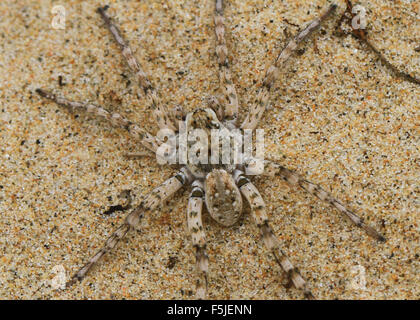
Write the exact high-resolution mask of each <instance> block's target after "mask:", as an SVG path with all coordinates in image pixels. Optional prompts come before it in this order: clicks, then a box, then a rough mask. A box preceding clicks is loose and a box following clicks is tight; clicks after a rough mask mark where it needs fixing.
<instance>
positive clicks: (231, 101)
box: [36, 0, 385, 298]
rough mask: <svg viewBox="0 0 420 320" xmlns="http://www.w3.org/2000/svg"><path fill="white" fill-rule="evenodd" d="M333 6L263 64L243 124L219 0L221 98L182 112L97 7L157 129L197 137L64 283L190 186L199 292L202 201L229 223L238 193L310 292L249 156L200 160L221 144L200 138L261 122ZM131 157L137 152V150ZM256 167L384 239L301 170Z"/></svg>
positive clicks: (144, 138)
mask: <svg viewBox="0 0 420 320" xmlns="http://www.w3.org/2000/svg"><path fill="white" fill-rule="evenodd" d="M335 8H336V5H334V4H333V5H330V6H329V8H328V9H327V10H326V11H324V12H323V13H322V14H321V15H320V16H319V17H318V18H315V19H314V20H312V21H311V22H310V23H308V24H307V25H306V27H305V28H303V29H302V30H301V31H300V32H299V33H298V34H297V35H296V36H295V37H294V38H292V39H291V40H290V41H289V42H288V43H287V44H286V46H285V47H284V48H283V50H281V52H280V54H279V55H278V56H277V58H276V59H275V60H274V63H273V64H272V65H271V66H270V67H269V68H268V69H267V71H266V73H265V76H264V78H263V79H261V80H260V86H259V87H258V90H257V94H256V98H255V100H254V102H253V103H252V104H251V106H250V110H249V112H248V114H247V115H246V117H245V120H244V121H243V122H242V124H241V125H240V126H239V125H238V112H239V102H238V96H237V93H236V89H235V85H234V83H233V80H232V76H231V72H230V68H229V61H228V50H227V46H226V40H225V27H224V18H223V5H222V0H215V17H214V24H215V35H216V50H215V51H216V56H217V63H218V67H219V68H218V69H219V78H220V83H221V87H222V89H223V96H224V99H223V100H224V101H223V102H220V101H219V99H216V98H211V99H209V103H208V108H203V109H197V110H195V111H193V112H191V113H189V114H187V115H185V112H184V111H183V110H182V109H180V108H179V107H175V108H169V107H168V106H167V105H165V104H163V103H161V101H160V98H159V93H158V91H157V90H156V88H155V87H154V86H153V85H152V83H151V82H150V80H149V79H148V78H147V76H146V73H145V72H144V71H143V69H142V68H141V66H140V64H139V63H138V61H137V59H136V58H135V57H134V55H133V53H132V50H131V49H130V47H129V45H128V44H127V43H126V41H125V40H124V38H123V36H122V35H121V33H120V31H119V29H118V28H117V26H116V25H115V24H114V23H113V22H112V21H111V18H110V17H109V16H108V15H107V14H106V10H107V9H108V7H103V8H98V13H99V14H100V16H101V17H102V19H103V21H104V22H105V25H106V26H107V27H108V29H109V30H110V32H111V33H112V35H113V37H114V39H115V41H116V42H117V43H118V45H119V46H120V48H121V51H122V54H123V56H124V57H125V59H126V61H127V64H128V66H129V68H130V69H131V70H132V71H133V73H134V74H135V77H136V78H137V81H138V84H139V85H140V87H141V89H142V90H143V92H144V94H145V96H146V101H147V103H148V104H149V105H150V106H151V107H152V108H153V110H154V118H155V120H156V122H157V124H158V126H159V128H160V129H162V130H169V131H172V132H176V131H177V127H179V125H183V126H184V127H186V131H187V133H188V136H189V135H190V133H191V134H192V136H193V138H194V139H192V140H189V139H187V142H186V145H184V147H186V149H187V151H188V153H190V154H191V158H190V157H188V161H187V162H186V163H185V164H184V165H180V164H179V166H180V169H179V171H178V172H177V173H175V174H174V175H173V176H172V177H171V178H169V179H168V180H166V181H165V182H164V183H163V184H161V185H160V186H158V187H157V188H155V189H154V190H153V191H152V192H151V193H149V194H147V195H146V196H145V197H144V199H143V201H141V203H140V204H139V205H138V207H137V208H135V209H134V210H133V211H132V212H131V213H130V214H128V216H127V217H126V219H125V220H124V223H123V224H122V225H121V226H120V227H118V228H117V229H116V230H115V231H114V232H113V233H112V234H111V236H110V237H109V238H108V239H107V240H106V242H105V244H104V245H103V247H102V248H101V249H100V250H99V251H98V252H97V253H96V254H95V255H93V256H92V257H91V258H90V259H89V261H88V262H87V263H86V264H85V265H84V266H83V267H82V268H81V269H79V271H77V272H76V274H75V275H74V276H73V277H72V279H71V280H70V281H69V282H68V283H67V286H70V285H71V284H73V283H74V282H76V281H77V280H82V279H83V278H84V277H85V276H86V274H87V273H88V271H89V270H91V268H92V266H94V265H95V264H96V263H97V262H98V261H99V260H100V259H101V258H102V257H103V255H104V254H105V253H107V252H109V251H111V250H112V249H113V248H114V247H115V246H116V245H117V243H118V242H119V241H120V240H121V239H122V238H123V237H125V236H126V234H127V233H128V232H129V231H130V230H132V229H133V228H134V227H136V226H137V225H138V224H139V223H140V221H141V218H142V217H143V216H144V215H145V214H148V213H150V212H151V211H154V210H156V209H157V208H158V206H159V205H160V204H161V203H162V202H164V201H165V200H166V199H168V198H169V197H171V196H172V195H173V194H174V193H175V192H176V191H178V190H179V189H181V187H183V186H185V185H191V187H192V190H191V193H190V197H189V201H188V208H187V224H188V230H189V232H190V234H191V238H192V244H193V246H194V248H195V255H196V270H197V275H196V276H197V281H196V296H197V298H205V297H206V295H207V282H208V262H209V260H208V257H207V254H206V238H205V233H204V228H203V222H202V217H201V213H202V209H203V204H204V203H205V204H206V206H207V209H208V211H209V213H210V215H211V216H212V217H213V218H214V219H215V220H216V221H217V222H219V223H220V224H222V225H224V226H230V225H232V224H234V223H235V222H236V221H237V220H238V219H239V217H240V215H241V211H242V197H244V198H245V199H246V201H247V202H248V203H249V206H250V209H251V215H252V217H253V220H254V221H255V223H256V225H257V226H258V228H259V230H260V233H261V235H262V239H263V241H264V244H265V245H266V247H267V249H268V250H269V251H270V252H271V254H272V255H274V257H275V261H276V262H277V263H278V264H279V266H280V267H281V268H282V269H283V270H284V271H285V273H286V275H287V277H288V279H289V282H290V283H291V284H293V285H294V286H295V287H296V288H298V289H301V290H302V291H303V292H304V294H305V296H306V297H308V298H310V297H313V296H312V294H311V292H310V290H309V289H308V288H307V286H306V282H305V280H304V279H303V277H302V276H301V275H300V274H299V272H298V269H297V268H296V267H294V266H293V264H292V263H291V261H290V260H289V259H288V257H287V255H286V254H285V253H284V252H283V250H282V249H281V247H280V243H279V241H278V239H277V237H276V236H275V235H274V232H273V230H272V228H271V226H270V223H269V219H268V214H267V212H266V206H265V204H264V200H263V198H262V196H261V194H260V193H259V191H258V189H257V188H256V187H255V186H254V184H253V183H252V182H251V180H250V179H249V177H247V175H252V174H255V172H256V171H257V169H258V166H257V165H256V162H255V161H254V160H253V159H246V161H245V162H244V163H242V164H240V165H237V164H235V163H234V162H232V161H227V162H223V159H222V160H221V161H220V160H215V161H210V162H209V163H205V162H202V161H200V159H201V156H203V155H204V154H205V152H204V151H209V150H210V149H211V150H210V151H213V149H214V148H215V147H219V142H213V141H211V143H210V144H206V143H205V141H206V139H208V137H209V136H211V134H210V135H209V133H211V131H212V130H221V132H222V133H221V134H222V135H225V136H230V135H231V134H232V132H233V131H234V130H235V129H237V128H238V129H241V130H254V129H255V128H256V127H257V124H258V121H259V120H260V119H261V117H262V116H263V113H264V110H265V109H266V107H267V106H268V104H269V96H270V89H271V88H272V86H273V84H274V82H275V81H276V80H277V78H278V74H279V71H280V70H281V69H282V67H283V66H284V64H285V63H286V61H288V59H289V58H290V57H291V56H292V54H293V53H294V52H295V51H296V49H297V47H298V45H299V43H300V42H302V41H303V40H304V39H306V38H307V37H308V36H309V35H310V34H311V33H312V32H313V31H314V30H316V29H317V27H318V26H319V25H320V24H321V22H322V21H324V20H325V19H326V18H327V17H328V16H330V15H331V14H332V13H333V12H334V10H335ZM36 91H37V92H38V93H39V94H40V95H41V96H42V97H45V98H47V99H50V100H52V101H54V102H56V103H57V104H59V105H61V106H63V107H65V108H67V109H69V110H70V111H78V110H84V111H86V112H88V113H92V114H95V115H97V116H99V117H102V118H104V119H106V120H108V121H109V122H110V123H112V124H113V125H115V126H118V127H121V128H124V129H126V130H127V131H128V132H129V133H130V134H131V135H132V136H134V137H135V138H138V139H139V140H140V142H141V143H142V145H143V146H144V147H146V148H147V149H148V150H149V151H152V152H153V153H155V154H156V155H157V160H158V161H159V159H160V156H161V153H160V151H159V150H158V149H159V148H160V147H161V146H162V144H163V141H162V140H161V139H159V138H157V137H155V136H154V135H152V134H150V133H148V132H147V131H145V130H144V129H143V128H141V127H140V126H138V125H136V124H134V123H132V122H131V121H129V120H127V119H125V118H123V117H122V116H121V115H119V114H118V113H110V112H108V111H107V110H105V109H104V108H102V107H99V106H96V105H93V104H89V103H83V102H75V101H71V100H68V99H65V98H63V97H59V96H56V95H55V94H53V93H51V92H49V91H46V90H43V89H37V90H36ZM194 134H195V136H194ZM180 135H181V133H180V132H178V133H177V135H176V137H177V138H179V137H180ZM201 137H202V139H201ZM179 147H182V145H179ZM228 149H229V148H228ZM165 150H167V149H165ZM158 151H159V152H158ZM229 152H230V149H229V151H225V150H222V152H221V153H222V154H221V156H222V158H223V156H224V155H225V156H226V155H227V154H228V153H229ZM142 155H144V154H142ZM136 156H137V155H134V157H136ZM212 160H214V159H212ZM261 174H263V175H266V176H271V177H273V176H277V177H279V178H281V179H282V180H284V181H285V182H287V183H288V184H290V185H291V186H295V187H300V188H302V189H303V190H305V191H306V192H308V193H310V194H312V195H314V196H316V197H318V198H319V199H321V200H323V201H326V202H327V203H329V204H330V205H331V206H333V207H334V208H336V209H337V210H338V211H339V212H340V213H341V214H343V215H345V216H346V217H347V218H349V219H350V221H352V222H353V223H354V224H355V225H356V226H358V227H360V228H362V229H363V230H365V231H366V232H367V233H368V234H369V235H370V236H372V237H374V238H375V239H377V240H379V241H384V240H385V238H384V237H383V236H382V235H381V234H379V233H378V232H377V231H376V230H375V229H373V228H372V227H370V226H369V225H367V224H366V223H365V222H364V220H363V219H362V218H360V217H359V216H358V215H356V214H355V213H354V212H353V211H351V210H349V209H348V208H347V207H346V206H345V205H344V204H343V203H342V202H340V201H339V200H337V199H335V198H334V197H332V195H331V194H329V193H328V192H326V191H325V190H324V189H322V188H321V187H320V186H319V185H317V184H314V183H312V182H310V181H308V180H306V179H304V178H303V177H302V176H300V175H299V174H298V173H296V172H294V171H292V170H289V169H287V168H285V167H283V166H281V165H279V164H277V163H274V162H270V161H265V162H264V168H263V170H262V173H261Z"/></svg>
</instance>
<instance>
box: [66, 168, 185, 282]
mask: <svg viewBox="0 0 420 320" xmlns="http://www.w3.org/2000/svg"><path fill="white" fill-rule="evenodd" d="M190 182H191V174H190V173H189V172H188V170H186V169H184V168H183V169H181V170H180V171H179V172H178V173H177V174H176V175H174V176H173V177H171V178H169V179H168V180H166V181H165V182H164V183H162V184H161V185H160V186H159V187H157V188H155V189H153V191H152V192H150V193H149V194H148V195H146V196H145V198H144V200H143V201H142V202H141V203H140V205H139V206H138V207H137V208H136V209H134V210H133V211H132V212H131V213H130V214H129V215H128V216H127V217H126V218H125V220H124V223H123V224H122V225H121V226H120V227H118V229H117V230H115V231H114V233H112V234H111V236H110V237H109V238H108V239H107V240H106V242H105V244H104V246H103V247H102V248H101V249H100V250H99V251H98V252H97V253H96V254H95V255H94V256H93V257H91V258H90V259H89V260H88V262H87V263H86V264H85V265H84V266H83V267H82V268H80V269H79V271H77V272H76V273H75V274H74V276H73V277H72V278H71V280H70V281H69V282H67V285H66V286H67V287H69V286H71V285H72V284H73V283H75V282H76V281H81V280H82V279H83V278H84V277H85V276H86V274H87V273H88V272H89V270H91V269H92V267H93V266H94V265H95V264H96V263H97V262H98V261H99V260H100V259H101V258H102V257H103V256H104V255H105V254H106V253H107V252H109V251H111V250H112V249H114V248H115V246H116V245H117V244H118V242H119V241H120V240H121V239H122V238H124V237H125V235H126V234H127V233H128V232H129V231H130V230H131V229H132V228H135V227H136V226H137V225H138V224H139V222H140V220H141V218H142V217H143V215H144V214H145V213H147V212H150V211H152V210H155V209H156V208H157V207H158V206H159V205H160V204H161V203H162V202H163V201H165V200H166V199H168V198H169V197H170V196H172V195H173V194H174V193H175V192H177V191H178V190H179V189H180V188H181V187H182V186H183V185H185V184H186V183H190Z"/></svg>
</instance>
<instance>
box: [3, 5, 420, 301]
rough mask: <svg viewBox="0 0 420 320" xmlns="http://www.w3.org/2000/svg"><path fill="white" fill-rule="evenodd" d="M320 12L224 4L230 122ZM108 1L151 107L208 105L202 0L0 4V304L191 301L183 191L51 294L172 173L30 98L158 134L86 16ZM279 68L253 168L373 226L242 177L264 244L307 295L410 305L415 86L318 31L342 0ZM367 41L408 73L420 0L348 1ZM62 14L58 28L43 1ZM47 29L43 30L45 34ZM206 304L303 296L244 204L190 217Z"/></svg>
mask: <svg viewBox="0 0 420 320" xmlns="http://www.w3.org/2000/svg"><path fill="white" fill-rule="evenodd" d="M329 3H330V2H328V1H326V0H313V1H308V0H301V1H294V0H293V1H292V0H285V1H262V0H253V1H250V0H245V1H240V0H235V1H228V3H227V5H226V8H225V16H226V26H227V40H228V47H229V58H230V60H231V66H232V74H233V80H234V82H235V83H236V86H237V92H238V95H239V97H240V117H241V119H244V118H245V116H246V113H247V111H248V106H249V105H250V104H251V102H252V101H253V100H254V99H255V96H256V90H257V88H258V85H259V83H260V80H261V78H262V77H263V75H264V71H265V70H266V68H267V67H268V66H269V65H270V63H271V62H272V61H273V60H274V58H275V57H276V55H277V54H278V52H279V50H280V49H281V48H282V47H283V46H284V44H285V43H286V41H287V39H288V38H290V37H291V36H292V35H294V34H296V33H297V31H298V30H299V28H298V26H302V25H303V24H304V23H305V22H307V21H310V20H311V19H313V18H314V17H316V16H317V15H318V14H319V13H320V11H322V9H323V8H325V7H326V6H328V4H329ZM105 4H108V5H109V6H110V9H109V10H108V12H109V14H110V15H111V16H112V17H113V18H115V21H116V22H117V24H118V25H119V26H120V28H121V30H122V32H123V35H124V37H125V38H126V39H127V40H128V41H129V43H130V45H131V47H132V49H133V51H134V54H135V56H136V57H137V58H138V60H139V61H140V63H141V65H142V66H143V68H144V69H145V70H146V72H147V73H148V74H149V75H150V78H151V80H152V81H153V83H155V84H156V85H157V86H158V87H159V91H160V94H161V97H162V100H163V101H164V103H167V104H168V105H174V104H180V105H182V106H183V107H184V108H185V110H187V111H190V110H193V109H195V108H197V107H201V106H203V102H204V100H205V98H206V97H208V96H209V95H211V94H218V93H220V91H219V79H218V72H217V68H218V67H217V63H216V57H215V53H214V47H215V35H214V25H213V11H214V3H213V1H174V0H169V1H119V0H113V1H109V2H104V1H96V0H95V1H79V0H73V1H49V0H41V1H31V0H21V1H11V0H5V1H4V0H3V1H1V2H0V104H1V107H0V157H1V160H0V214H1V215H0V230H1V232H0V299H39V298H40V299H192V298H194V294H193V292H194V288H195V257H194V249H193V247H192V245H191V241H190V238H189V237H188V234H187V231H186V230H187V229H186V219H185V213H186V206H187V202H188V193H189V190H190V188H189V187H186V188H184V189H182V191H179V192H177V193H176V194H175V196H174V197H173V198H172V199H171V200H170V201H168V202H167V203H165V204H164V205H163V206H162V208H161V209H160V210H157V211H156V212H153V214H151V215H147V216H146V217H145V218H144V219H143V220H142V222H141V224H140V226H139V230H136V231H133V232H131V233H130V234H129V235H128V236H127V237H126V238H125V239H124V240H123V241H122V242H121V243H120V244H119V246H118V248H117V250H114V251H113V252H112V253H110V254H108V255H106V257H105V258H104V259H103V261H102V262H101V263H100V264H99V265H98V266H97V267H95V268H94V270H93V271H92V272H91V273H90V274H89V275H88V276H87V277H86V279H85V280H83V281H82V282H81V283H78V284H75V285H74V286H72V287H71V288H69V289H66V290H60V289H59V288H58V289H57V287H58V286H59V284H60V281H61V280H60V279H65V278H66V277H67V279H68V278H69V277H70V276H71V275H72V274H73V273H74V272H75V271H76V270H78V268H80V267H81V266H82V264H83V263H84V262H85V261H86V259H88V258H89V257H90V256H91V255H93V254H94V253H95V252H96V250H97V249H98V248H99V247H100V246H101V245H102V243H103V241H104V240H105V239H106V237H107V236H109V235H110V234H111V233H112V231H113V230H114V229H115V228H116V227H117V226H118V225H119V224H120V223H121V222H122V221H123V219H124V217H125V215H126V214H127V213H128V211H125V212H124V211H115V212H113V213H110V214H107V215H104V214H103V212H104V211H106V210H108V209H109V208H110V207H111V206H117V205H124V199H123V198H122V197H121V196H120V195H121V193H123V192H124V191H127V190H129V191H130V194H131V195H132V205H133V206H136V205H138V204H139V203H140V201H141V197H142V195H145V194H146V193H147V192H149V191H151V190H152V189H153V188H154V187H156V186H158V185H159V184H160V183H161V182H163V181H164V180H165V179H167V178H168V177H170V175H171V174H172V173H173V172H175V168H172V167H169V166H159V165H157V164H156V160H155V159H154V158H153V157H146V158H144V159H142V160H128V159H126V158H125V156H124V155H125V154H127V153H133V152H141V151H143V150H144V149H143V148H142V146H141V145H140V144H139V143H138V141H136V140H135V139H133V138H132V137H131V136H129V135H128V134H127V132H125V131H124V130H123V129H117V128H114V127H112V126H111V125H110V124H108V123H107V122H105V121H102V120H98V119H97V118H94V117H91V116H87V115H85V114H82V113H81V114H78V115H74V114H73V115H72V114H70V113H68V112H67V111H66V110H64V109H63V108H61V107H58V106H57V105H55V104H54V103H52V102H49V101H47V100H45V99H42V98H40V97H39V96H38V95H37V94H36V93H35V90H36V89H37V88H44V89H48V90H52V91H53V92H55V93H57V94H60V95H63V96H66V97H68V98H69V99H73V100H80V101H85V102H92V103H96V104H98V105H101V106H103V107H104V108H107V109H109V110H113V111H118V112H120V113H121V114H122V115H124V116H125V117H127V118H129V119H130V120H132V121H133V122H136V123H138V124H139V125H141V126H142V127H144V128H146V129H147V130H149V131H150V132H152V133H156V132H157V128H156V125H155V123H154V121H153V119H152V115H151V112H150V109H148V108H147V106H146V105H145V104H144V96H143V93H142V91H141V90H140V89H139V87H138V85H137V84H136V81H135V78H134V77H133V76H132V74H131V73H130V71H129V69H128V67H127V65H126V63H125V61H124V60H123V58H122V56H121V54H120V50H119V47H118V46H117V44H116V43H115V41H114V40H113V38H112V37H111V35H110V33H109V31H108V30H107V29H106V28H105V27H104V25H103V23H102V21H101V19H100V17H99V15H98V14H97V13H96V12H95V10H96V8H97V7H98V6H101V5H102V6H103V5H105ZM337 4H338V5H339V8H338V9H337V12H336V13H335V14H334V15H333V16H332V17H331V18H330V19H329V20H328V21H327V22H326V23H325V24H324V25H323V26H322V27H321V30H319V31H318V32H317V33H316V34H314V35H313V36H312V37H311V38H310V39H309V40H308V41H306V42H305V43H304V44H303V45H302V46H301V47H300V50H299V52H298V53H297V54H296V55H294V56H293V57H292V59H290V60H289V62H288V64H287V66H285V68H284V70H282V72H281V75H280V78H279V80H278V81H277V83H276V87H275V88H273V90H272V94H271V100H270V101H271V102H270V106H269V108H268V110H267V112H266V113H265V115H264V117H263V120H262V121H261V123H260V125H259V128H262V129H264V130H265V146H266V152H265V157H266V158H267V159H271V160H275V161H278V162H280V163H281V164H283V165H284V166H286V167H289V168H291V169H294V170H297V171H298V172H299V173H301V174H302V175H304V176H305V177H306V178H307V179H308V180H310V181H313V182H316V183H319V184H320V185H321V186H322V187H323V188H324V189H326V190H328V191H329V192H331V193H332V194H333V195H334V196H336V197H337V198H339V199H341V200H342V201H343V202H346V203H348V204H349V205H350V207H351V208H352V209H353V210H354V211H355V212H356V213H357V214H359V215H361V216H363V217H364V218H365V219H366V221H367V222H368V223H369V224H370V225H372V226H374V227H375V228H376V229H377V230H378V231H380V232H381V233H383V234H384V235H385V236H386V238H387V242H386V243H378V242H376V241H375V240H373V239H372V238H370V237H369V236H367V235H366V234H365V233H364V232H363V231H362V230H359V229H358V228H357V227H355V226H353V225H351V224H350V223H349V222H348V221H347V220H346V219H345V218H344V217H343V216H342V215H341V214H340V213H339V212H338V211H337V210H335V209H333V208H331V207H330V206H329V205H328V204H325V203H322V202H320V201H319V200H318V199H316V198H314V197H312V196H310V195H308V194H306V193H305V192H304V191H302V190H299V189H296V188H292V187H289V186H288V185H287V184H286V183H285V182H284V181H280V179H277V178H274V179H268V178H261V177H256V178H253V181H254V182H255V184H256V186H257V187H258V189H259V190H260V192H261V194H262V196H263V198H264V200H265V201H266V204H267V209H268V213H269V215H270V219H271V224H272V226H273V229H274V231H275V233H276V235H277V236H278V238H279V240H280V243H281V246H282V248H283V250H284V251H285V252H287V254H288V255H289V257H290V259H291V261H292V262H293V263H294V264H295V265H296V266H298V267H299V269H300V271H301V274H302V276H303V277H304V278H305V279H306V280H307V281H308V283H309V286H310V288H311V289H312V291H313V293H314V295H315V296H316V298H318V299H419V298H420V286H419V285H420V259H419V254H420V242H419V235H420V232H419V231H420V226H419V211H420V210H419V199H418V197H419V178H420V177H419V176H420V174H419V105H420V86H419V85H415V84H413V83H410V82H407V81H405V80H402V79H399V78H397V77H395V76H394V75H392V74H391V73H390V72H389V70H388V69H387V68H386V66H384V65H383V64H382V63H381V62H379V61H378V59H377V57H376V56H375V55H374V54H373V53H371V52H369V51H368V50H367V49H366V47H365V46H364V45H363V44H362V43H361V42H360V41H358V40H357V39H355V38H353V37H352V36H351V35H342V36H340V35H338V34H337V32H336V30H335V26H336V24H337V21H338V20H339V17H340V15H341V13H342V12H343V11H344V8H345V2H344V1H337ZM359 4H360V5H361V6H363V7H364V8H365V9H366V18H367V31H368V36H369V39H370V41H372V43H374V44H375V45H376V46H377V47H378V48H379V49H380V50H381V52H383V54H384V56H385V57H386V58H387V59H388V60H389V61H390V62H391V63H393V64H394V65H395V66H396V67H397V68H398V69H399V70H403V71H405V72H407V73H409V74H411V75H412V76H415V77H417V78H420V68H419V66H420V52H417V51H416V50H415V49H416V48H417V47H419V46H420V22H419V16H420V3H419V2H418V1H408V0H407V1H402V0H401V1H392V2H390V1H385V0H374V1H365V0H363V1H360V2H359ZM57 5H61V6H62V8H63V9H64V10H65V26H63V27H64V28H63V29H60V28H57V26H58V27H59V26H60V21H59V20H57V18H56V17H57V13H56V12H57V11H55V10H60V8H58V9H57V8H56V9H54V6H57ZM57 23H58V25H57ZM204 225H205V232H206V235H207V240H208V245H207V251H208V255H209V259H210V265H209V269H210V270H209V288H208V291H209V298H211V299H302V298H303V295H302V293H300V292H299V291H298V290H296V289H294V288H290V289H286V288H285V286H284V284H285V282H286V278H285V276H284V274H283V273H282V272H281V269H280V268H279V266H278V265H277V264H276V262H275V260H274V258H273V257H272V256H271V255H270V254H269V252H268V251H267V250H266V249H265V247H264V243H263V242H262V240H261V238H260V235H259V231H258V228H257V227H256V226H255V224H254V223H253V221H252V219H251V215H250V209H249V206H245V208H244V215H243V217H242V218H241V220H240V222H239V223H238V224H236V225H235V226H233V227H230V228H223V227H221V226H220V225H218V224H217V223H216V222H214V221H213V220H212V219H211V218H210V217H209V215H208V214H207V212H205V213H204Z"/></svg>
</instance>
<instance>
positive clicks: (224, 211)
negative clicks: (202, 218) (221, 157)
mask: <svg viewBox="0 0 420 320" xmlns="http://www.w3.org/2000/svg"><path fill="white" fill-rule="evenodd" d="M204 189H205V194H206V199H205V200H206V206H207V210H208V211H209V213H210V215H211V217H212V218H213V219H214V220H216V221H217V222H218V223H220V224H221V225H223V226H226V227H228V226H231V225H233V224H234V223H235V222H236V221H238V219H239V217H240V216H241V213H242V197H241V194H240V192H239V189H238V187H237V186H236V184H235V181H234V179H233V177H232V175H231V174H229V173H227V172H226V171H225V170H222V169H214V170H213V171H211V172H210V173H209V174H208V175H207V177H206V181H205V184H204Z"/></svg>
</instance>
